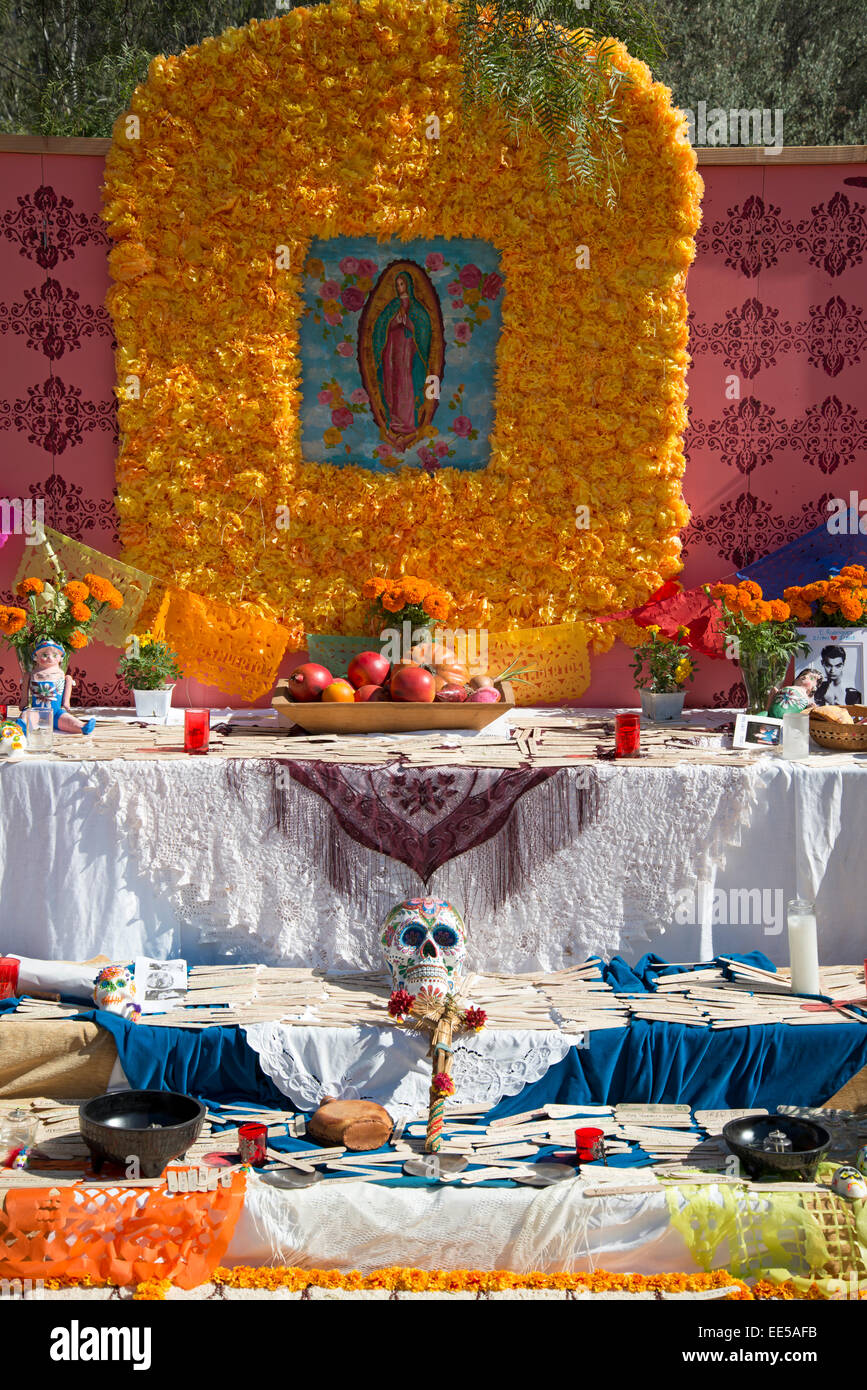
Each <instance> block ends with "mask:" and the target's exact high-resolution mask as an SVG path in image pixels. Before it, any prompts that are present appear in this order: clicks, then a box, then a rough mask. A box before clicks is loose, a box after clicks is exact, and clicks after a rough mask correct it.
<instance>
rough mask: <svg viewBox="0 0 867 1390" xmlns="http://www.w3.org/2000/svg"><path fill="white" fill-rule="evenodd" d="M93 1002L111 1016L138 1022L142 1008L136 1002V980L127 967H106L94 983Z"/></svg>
mask: <svg viewBox="0 0 867 1390" xmlns="http://www.w3.org/2000/svg"><path fill="white" fill-rule="evenodd" d="M93 1002H94V1004H95V1005H96V1007H97V1008H98V1009H104V1010H105V1012H106V1013H109V1014H120V1015H121V1017H122V1018H131V1019H132V1021H133V1022H134V1023H137V1022H138V1019H139V1015H140V1014H141V1006H140V1005H139V1004H137V1003H136V1002H135V980H134V979H133V974H132V971H131V970H129V969H127V967H126V966H125V965H104V966H103V968H102V969H101V970H100V972H99V974H98V975H97V977H96V979H95V980H94V982H93Z"/></svg>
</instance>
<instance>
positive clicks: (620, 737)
mask: <svg viewBox="0 0 867 1390" xmlns="http://www.w3.org/2000/svg"><path fill="white" fill-rule="evenodd" d="M614 729H615V745H614V753H615V756H616V757H618V758H637V757H638V750H639V747H640V745H641V716H640V715H638V714H617V715H615V716H614Z"/></svg>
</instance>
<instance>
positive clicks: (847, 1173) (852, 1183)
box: [831, 1165, 867, 1202]
mask: <svg viewBox="0 0 867 1390" xmlns="http://www.w3.org/2000/svg"><path fill="white" fill-rule="evenodd" d="M831 1191H832V1192H836V1194H837V1196H838V1197H845V1198H846V1199H847V1200H848V1201H850V1202H863V1201H864V1198H865V1197H867V1178H864V1177H863V1176H862V1174H861V1173H859V1172H858V1169H857V1168H850V1167H849V1166H848V1165H847V1166H846V1167H843V1168H837V1169H836V1170H835V1172H834V1176H833V1178H832V1179H831Z"/></svg>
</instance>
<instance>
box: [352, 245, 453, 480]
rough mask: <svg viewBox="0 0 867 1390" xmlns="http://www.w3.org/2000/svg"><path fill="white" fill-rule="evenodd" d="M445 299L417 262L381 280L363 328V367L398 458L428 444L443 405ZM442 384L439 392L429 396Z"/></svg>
mask: <svg viewBox="0 0 867 1390" xmlns="http://www.w3.org/2000/svg"><path fill="white" fill-rule="evenodd" d="M444 348H445V342H444V333H443V323H442V313H441V311H440V304H439V299H438V297H437V293H436V290H435V289H434V287H433V285H432V283H431V281H430V278H429V277H428V275H427V274H426V273H425V271H424V270H423V269H422V267H421V266H419V265H416V264H415V263H414V262H412V261H402V262H398V263H396V264H395V263H392V265H390V266H388V267H387V268H386V270H385V271H383V273H382V275H381V276H380V278H379V281H378V283H377V285H376V286H375V287H374V289H373V291H372V293H371V295H370V297H369V299H368V301H367V303H366V305H365V308H364V312H363V314H362V317H361V321H360V323H359V339H358V362H359V369H360V371H361V378H362V381H363V383H364V387H365V389H366V391H367V394H368V397H369V399H370V405H371V412H372V414H373V417H374V419H375V420H376V423H377V424H378V425H379V429H380V435H381V437H382V438H383V439H384V440H387V441H388V443H389V444H391V445H392V447H393V448H394V449H395V451H396V452H398V453H405V452H406V450H407V449H410V448H412V446H413V445H414V444H416V443H418V442H419V441H420V440H422V439H423V438H424V430H425V428H426V426H428V425H429V424H430V422H431V419H432V417H433V414H434V411H435V410H436V408H437V405H438V404H439V383H440V381H441V379H442V372H443V359H444ZM433 378H435V379H436V383H437V386H436V389H435V390H428V389H427V388H428V386H429V383H430V382H431V380H432V379H433Z"/></svg>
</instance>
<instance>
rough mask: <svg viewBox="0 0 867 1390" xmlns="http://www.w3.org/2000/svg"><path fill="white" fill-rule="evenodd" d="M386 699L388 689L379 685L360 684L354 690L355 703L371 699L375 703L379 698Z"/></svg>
mask: <svg viewBox="0 0 867 1390" xmlns="http://www.w3.org/2000/svg"><path fill="white" fill-rule="evenodd" d="M387 699H388V691H387V690H386V689H384V687H383V686H381V685H360V686H359V687H358V689H357V690H356V692H355V700H356V703H358V702H359V701H361V702H362V703H366V702H367V701H368V700H372V701H373V702H374V704H376V703H377V702H378V701H380V700H387Z"/></svg>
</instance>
